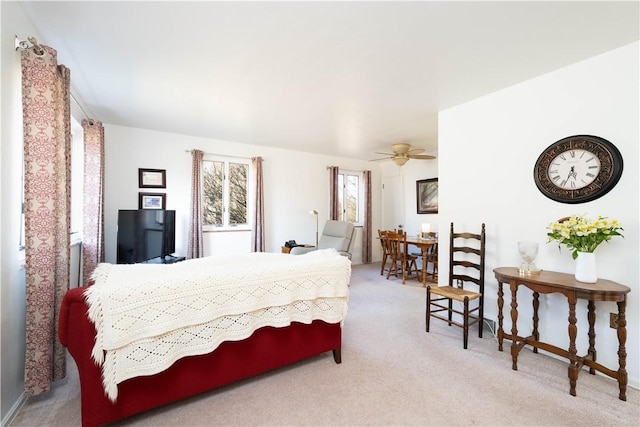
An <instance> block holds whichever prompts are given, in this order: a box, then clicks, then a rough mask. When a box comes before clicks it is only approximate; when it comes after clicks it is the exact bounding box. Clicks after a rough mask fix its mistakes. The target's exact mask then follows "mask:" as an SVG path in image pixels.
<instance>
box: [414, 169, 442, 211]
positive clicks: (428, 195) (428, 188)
mask: <svg viewBox="0 0 640 427" xmlns="http://www.w3.org/2000/svg"><path fill="white" fill-rule="evenodd" d="M416 204H417V206H418V213H419V214H436V213H438V178H430V179H421V180H420V181H416Z"/></svg>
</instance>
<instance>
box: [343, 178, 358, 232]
mask: <svg viewBox="0 0 640 427" xmlns="http://www.w3.org/2000/svg"><path fill="white" fill-rule="evenodd" d="M359 187H360V186H359V177H358V176H357V175H347V186H346V188H345V190H346V194H345V204H346V210H345V221H349V222H358V190H359Z"/></svg>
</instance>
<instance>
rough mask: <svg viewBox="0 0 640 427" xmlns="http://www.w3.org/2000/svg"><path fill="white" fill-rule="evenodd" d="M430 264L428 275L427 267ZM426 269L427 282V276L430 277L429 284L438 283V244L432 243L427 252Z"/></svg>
mask: <svg viewBox="0 0 640 427" xmlns="http://www.w3.org/2000/svg"><path fill="white" fill-rule="evenodd" d="M429 264H431V273H429V269H428V266H429ZM424 268H426V269H427V270H426V275H427V281H429V276H431V280H430V281H431V282H433V283H438V243H437V242H436V243H434V244H433V245H432V246H431V247H429V249H428V250H427V265H426V266H425V267H424Z"/></svg>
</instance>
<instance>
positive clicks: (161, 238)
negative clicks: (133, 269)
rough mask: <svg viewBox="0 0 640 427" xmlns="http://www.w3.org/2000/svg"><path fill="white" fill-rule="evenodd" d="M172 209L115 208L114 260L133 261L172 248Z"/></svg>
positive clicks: (143, 260)
mask: <svg viewBox="0 0 640 427" xmlns="http://www.w3.org/2000/svg"><path fill="white" fill-rule="evenodd" d="M175 235H176V211H174V210H164V209H137V210H119V211H118V240H117V242H118V246H117V263H118V264H135V263H138V262H145V261H149V260H152V259H154V258H160V257H161V258H164V257H166V256H167V255H171V254H172V253H174V252H175V250H176V249H175V240H176V237H175Z"/></svg>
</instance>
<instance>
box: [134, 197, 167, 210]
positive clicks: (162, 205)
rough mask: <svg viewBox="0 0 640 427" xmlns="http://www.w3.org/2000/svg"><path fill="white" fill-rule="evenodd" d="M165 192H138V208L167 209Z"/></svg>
mask: <svg viewBox="0 0 640 427" xmlns="http://www.w3.org/2000/svg"><path fill="white" fill-rule="evenodd" d="M166 207H167V195H166V194H165V193H138V209H166Z"/></svg>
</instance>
